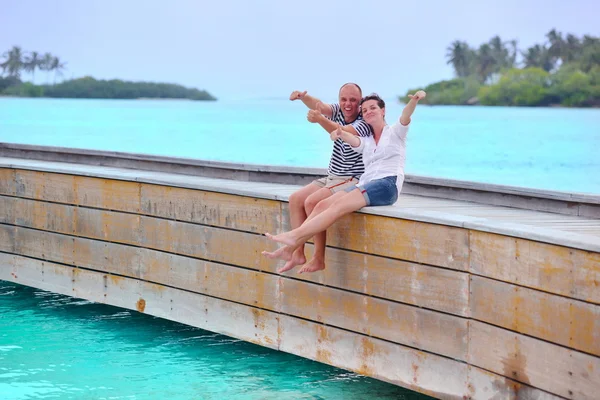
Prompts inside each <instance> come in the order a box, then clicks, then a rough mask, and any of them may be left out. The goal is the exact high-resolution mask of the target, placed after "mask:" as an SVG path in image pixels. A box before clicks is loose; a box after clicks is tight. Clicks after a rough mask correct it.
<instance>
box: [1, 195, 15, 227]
mask: <svg viewBox="0 0 600 400" xmlns="http://www.w3.org/2000/svg"><path fill="white" fill-rule="evenodd" d="M16 201H17V199H16V198H14V197H6V196H0V224H11V225H12V224H14V223H15V205H14V203H15V202H16Z"/></svg>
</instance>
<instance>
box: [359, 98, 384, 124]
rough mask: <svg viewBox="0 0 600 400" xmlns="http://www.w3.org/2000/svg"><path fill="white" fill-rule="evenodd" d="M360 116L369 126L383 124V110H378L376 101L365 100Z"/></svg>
mask: <svg viewBox="0 0 600 400" xmlns="http://www.w3.org/2000/svg"><path fill="white" fill-rule="evenodd" d="M362 116H363V119H364V120H365V122H366V123H367V124H369V125H372V124H374V123H378V122H383V118H384V117H385V108H379V106H378V105H377V100H367V101H365V102H364V103H362Z"/></svg>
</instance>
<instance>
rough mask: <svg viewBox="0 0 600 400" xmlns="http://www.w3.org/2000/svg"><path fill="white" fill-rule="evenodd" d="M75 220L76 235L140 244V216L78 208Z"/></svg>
mask: <svg viewBox="0 0 600 400" xmlns="http://www.w3.org/2000/svg"><path fill="white" fill-rule="evenodd" d="M73 218H74V219H75V234H76V235H79V236H85V237H88V238H93V239H101V240H109V241H111V242H118V243H126V244H134V245H137V244H139V243H140V216H139V215H135V214H125V213H119V212H111V211H104V210H96V209H92V208H84V207H78V208H76V209H75V215H74V217H73Z"/></svg>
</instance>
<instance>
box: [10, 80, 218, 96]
mask: <svg viewBox="0 0 600 400" xmlns="http://www.w3.org/2000/svg"><path fill="white" fill-rule="evenodd" d="M0 96H2V97H7V96H8V97H26V98H69V99H110V100H191V101H216V100H217V98H216V97H214V96H213V95H212V94H210V93H208V92H207V91H206V90H199V89H195V88H187V87H185V86H182V85H178V84H173V83H155V82H132V81H122V80H120V79H112V80H97V79H95V78H93V77H90V76H86V77H83V78H78V79H71V80H67V81H63V82H61V83H58V84H53V85H35V84H33V83H31V82H22V81H21V80H20V79H18V78H0Z"/></svg>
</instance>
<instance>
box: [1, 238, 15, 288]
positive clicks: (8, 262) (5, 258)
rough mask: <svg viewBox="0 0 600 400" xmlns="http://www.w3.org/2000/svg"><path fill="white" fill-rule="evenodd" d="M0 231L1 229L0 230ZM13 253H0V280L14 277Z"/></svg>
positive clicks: (8, 279)
mask: <svg viewBox="0 0 600 400" xmlns="http://www.w3.org/2000/svg"><path fill="white" fill-rule="evenodd" d="M0 232H1V231H0ZM17 257H18V256H16V255H15V254H8V253H0V281H10V280H12V279H15V276H14V274H15V271H14V269H15V259H16V258H17Z"/></svg>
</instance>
